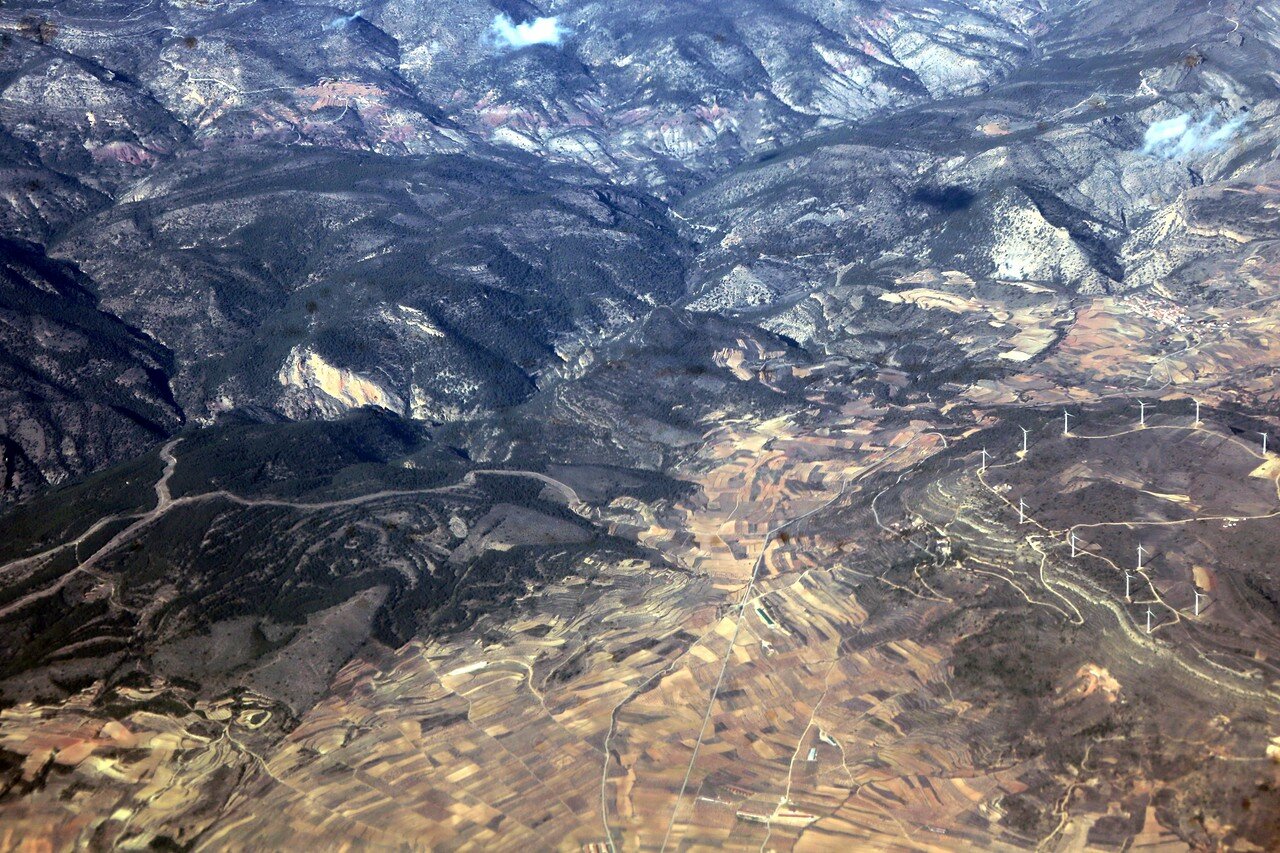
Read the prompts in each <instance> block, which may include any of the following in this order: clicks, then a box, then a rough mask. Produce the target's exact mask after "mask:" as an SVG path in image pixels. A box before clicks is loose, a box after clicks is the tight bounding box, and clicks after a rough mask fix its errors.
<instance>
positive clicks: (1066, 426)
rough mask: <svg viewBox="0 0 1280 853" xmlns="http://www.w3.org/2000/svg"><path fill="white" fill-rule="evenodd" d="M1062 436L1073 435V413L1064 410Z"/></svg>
mask: <svg viewBox="0 0 1280 853" xmlns="http://www.w3.org/2000/svg"><path fill="white" fill-rule="evenodd" d="M1062 434H1063V435H1071V413H1070V412H1069V411H1067V410H1066V409H1063V410H1062Z"/></svg>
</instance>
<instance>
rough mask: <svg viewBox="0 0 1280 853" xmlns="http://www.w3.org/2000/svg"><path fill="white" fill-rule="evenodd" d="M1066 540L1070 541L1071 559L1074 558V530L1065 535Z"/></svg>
mask: <svg viewBox="0 0 1280 853" xmlns="http://www.w3.org/2000/svg"><path fill="white" fill-rule="evenodd" d="M1067 541H1068V542H1070V543H1071V559H1073V560H1074V559H1075V558H1076V532H1075V531H1074V530H1073V531H1071V535H1070V536H1069V537H1067Z"/></svg>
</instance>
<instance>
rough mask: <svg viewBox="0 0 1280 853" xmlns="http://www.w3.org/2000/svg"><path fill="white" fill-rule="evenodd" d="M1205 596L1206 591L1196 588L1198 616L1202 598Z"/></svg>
mask: <svg viewBox="0 0 1280 853" xmlns="http://www.w3.org/2000/svg"><path fill="white" fill-rule="evenodd" d="M1203 597H1204V593H1203V592H1201V591H1200V590H1198V589H1197V590H1196V615H1197V616H1199V615H1200V599H1201V598H1203Z"/></svg>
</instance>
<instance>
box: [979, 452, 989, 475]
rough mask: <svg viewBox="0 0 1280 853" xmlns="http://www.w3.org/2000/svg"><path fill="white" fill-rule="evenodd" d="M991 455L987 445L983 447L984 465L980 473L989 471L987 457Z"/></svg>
mask: <svg viewBox="0 0 1280 853" xmlns="http://www.w3.org/2000/svg"><path fill="white" fill-rule="evenodd" d="M990 455H991V454H989V453H987V449H986V448H985V447H984V448H982V467H980V468H979V469H978V473H979V474H985V473H987V457H988V456H990Z"/></svg>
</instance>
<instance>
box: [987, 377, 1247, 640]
mask: <svg viewBox="0 0 1280 853" xmlns="http://www.w3.org/2000/svg"><path fill="white" fill-rule="evenodd" d="M1192 402H1194V403H1195V407H1196V417H1195V422H1194V423H1193V426H1195V427H1199V426H1200V424H1201V420H1200V401H1199V400H1193V401H1192ZM1137 403H1138V428H1139V429H1142V428H1145V427H1146V425H1147V409H1148V407H1151V408H1154V406H1152V404H1150V403H1148V402H1146V401H1145V400H1138V401H1137ZM1074 417H1075V415H1073V414H1072V413H1071V411H1070V410H1069V409H1063V410H1062V434H1063V435H1064V436H1067V437H1069V436H1070V435H1071V419H1072V418H1074ZM1018 428H1019V429H1020V430H1022V454H1021V455H1022V457H1023V458H1024V459H1025V458H1026V456H1027V453H1028V451H1029V450H1030V438H1031V431H1030V430H1029V429H1027V428H1026V427H1024V426H1022V425H1019V426H1018ZM1257 434H1258V435H1260V436H1261V437H1262V455H1263V456H1266V453H1267V433H1266V432H1258V433H1257ZM990 458H991V454H990V453H988V452H987V448H986V447H983V448H982V461H981V463H980V465H979V468H978V473H979V475H982V474H985V473H986V471H987V460H988V459H990ZM1026 522H1027V505H1026V501H1025V500H1024V499H1022V498H1018V523H1019V524H1025V523H1026ZM1067 542H1068V544H1069V545H1070V546H1071V559H1073V560H1074V559H1075V558H1076V557H1077V555H1078V554H1080V553H1081V552H1082V549H1081V548H1080V545H1079V538H1078V537H1077V536H1076V532H1075V531H1074V530H1071V531H1069V534H1068V536H1067ZM1149 554H1150V552H1149V551H1148V550H1147V549H1146V548H1144V547H1143V545H1142V544H1141V543H1139V544H1138V565H1137V572H1138V573H1139V574H1141V572H1142V568H1143V562H1142V560H1143V558H1144V557H1146V556H1149ZM1134 577H1135V575H1134V574H1132V573H1131V572H1130V571H1129V570H1128V569H1125V571H1124V597H1125V601H1132V600H1133V597H1132V591H1133V589H1132V581H1133V578H1134ZM1148 583H1150V581H1148ZM1194 593H1195V603H1194V605H1193V609H1194V615H1195V616H1197V617H1199V615H1200V613H1201V611H1202V610H1203V609H1204V608H1202V607H1201V603H1200V602H1201V599H1205V598H1208V596H1207V595H1206V594H1205V593H1203V592H1201V591H1200V590H1199V589H1198V588H1197V589H1195V590H1194ZM1206 606H1207V605H1206ZM1146 616H1147V624H1146V630H1147V633H1148V634H1150V633H1151V631H1152V628H1153V627H1154V625H1153V624H1152V619H1153V618H1154V616H1155V614H1154V611H1152V609H1151V607H1150V606H1148V607H1147V613H1146Z"/></svg>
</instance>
